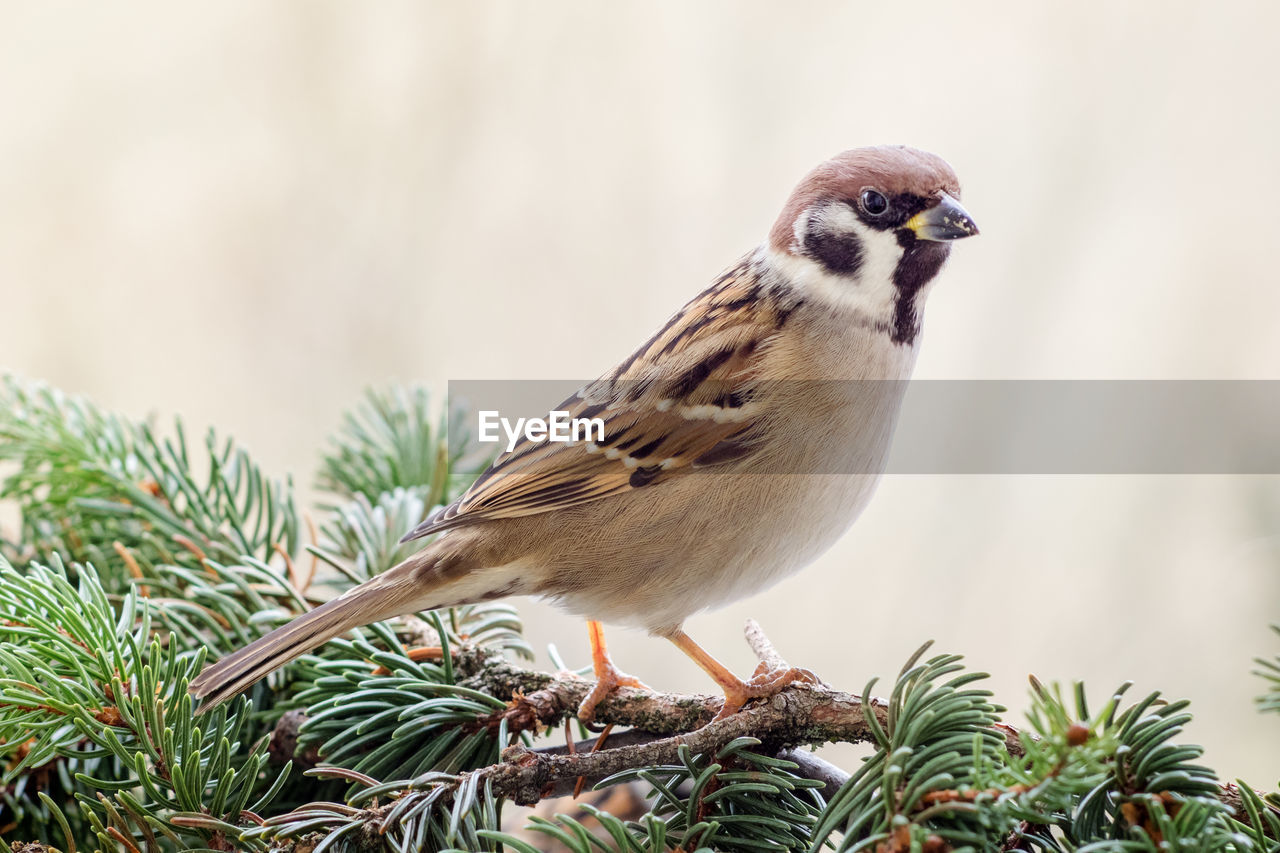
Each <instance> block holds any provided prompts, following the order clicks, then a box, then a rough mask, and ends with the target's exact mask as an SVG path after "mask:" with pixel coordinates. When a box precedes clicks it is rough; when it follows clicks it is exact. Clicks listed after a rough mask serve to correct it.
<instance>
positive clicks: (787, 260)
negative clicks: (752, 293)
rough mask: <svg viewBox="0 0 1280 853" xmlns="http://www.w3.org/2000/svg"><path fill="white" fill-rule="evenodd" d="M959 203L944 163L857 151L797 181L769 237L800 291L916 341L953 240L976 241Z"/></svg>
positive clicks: (899, 152) (908, 151) (897, 152)
mask: <svg viewBox="0 0 1280 853" xmlns="http://www.w3.org/2000/svg"><path fill="white" fill-rule="evenodd" d="M959 198H960V182H959V180H958V179H957V178H956V174H955V172H954V171H952V169H951V166H950V165H948V164H947V162H946V161H945V160H943V159H942V158H941V157H938V156H937V155H934V154H930V153H928V152H927V151H920V150H918V149H915V148H908V147H906V146H888V145H885V146H877V147H874V148H855V149H853V150H851V151H845V152H843V153H841V154H837V155H836V156H835V157H832V158H831V159H830V160H828V161H826V162H825V163H822V164H821V165H819V166H818V167H817V168H816V169H814V170H813V171H812V172H810V173H809V174H808V175H807V176H806V177H805V178H804V180H802V181H801V182H800V184H799V186H797V187H796V189H795V191H794V192H792V194H791V197H790V199H789V200H788V201H787V204H786V207H785V208H784V209H783V211H782V215H781V216H779V217H778V221H777V223H776V224H775V225H774V226H773V230H772V231H771V232H770V234H769V251H770V253H771V255H772V256H773V257H774V258H775V259H776V261H777V263H778V265H779V267H780V268H781V269H782V270H783V271H784V272H786V273H787V274H788V275H789V276H791V277H792V278H793V279H795V281H796V284H797V286H799V287H801V288H802V289H804V290H808V291H811V292H812V293H813V295H815V296H819V297H821V298H825V299H828V300H830V301H831V302H832V303H833V304H837V305H842V306H846V307H851V308H854V309H856V310H859V311H861V312H863V313H864V314H866V315H868V316H870V317H871V318H872V319H874V320H875V321H877V322H890V323H892V324H893V325H894V326H895V335H896V336H897V337H902V338H904V339H914V335H915V331H916V330H917V328H918V324H919V323H918V314H919V310H920V304H921V300H922V299H923V295H924V291H925V289H926V285H928V284H929V282H930V281H931V280H932V279H933V277H934V276H935V275H937V273H938V270H939V269H941V268H942V264H943V262H944V261H945V260H946V259H947V255H948V254H949V253H950V250H951V249H950V246H951V241H952V240H958V239H961V238H964V237H971V236H973V235H975V234H977V233H978V226H977V225H976V224H974V221H973V219H972V217H970V216H969V214H968V213H967V212H966V211H965V209H964V208H963V207H961V206H960V201H959ZM897 327H901V328H897ZM895 339H897V338H895ZM903 342H905V340H904V341H903Z"/></svg>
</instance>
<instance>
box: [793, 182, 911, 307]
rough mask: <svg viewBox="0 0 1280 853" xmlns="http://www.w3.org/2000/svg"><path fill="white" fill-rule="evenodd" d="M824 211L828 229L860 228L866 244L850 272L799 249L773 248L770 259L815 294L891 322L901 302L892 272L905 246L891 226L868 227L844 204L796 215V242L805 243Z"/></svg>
mask: <svg viewBox="0 0 1280 853" xmlns="http://www.w3.org/2000/svg"><path fill="white" fill-rule="evenodd" d="M815 217H821V222H822V224H823V226H825V228H826V230H828V231H831V232H836V233H846V234H849V233H852V234H856V235H857V237H858V240H859V241H860V242H861V244H862V261H861V263H860V264H859V267H858V271H857V273H856V274H854V275H852V276H845V275H838V274H836V273H832V272H830V271H828V270H827V269H826V267H824V266H822V264H820V263H818V262H817V261H815V260H813V259H812V258H809V257H806V256H804V255H802V254H799V253H793V252H773V251H770V252H769V253H768V254H769V260H770V263H771V264H772V265H773V266H774V268H775V269H777V270H778V271H779V272H781V273H783V274H784V275H786V276H787V277H788V278H789V279H790V280H791V282H792V283H793V284H794V285H795V286H796V287H798V288H799V289H801V290H802V291H804V292H805V294H806V295H807V296H809V297H811V298H815V299H818V300H821V301H822V302H824V303H827V304H830V305H831V306H832V307H835V308H838V309H845V310H852V311H855V312H857V313H859V314H861V315H863V316H864V317H866V318H868V319H871V320H873V321H876V322H891V321H892V318H893V312H894V307H895V304H896V302H897V296H898V293H897V288H896V287H895V286H894V283H893V274H894V272H895V271H897V269H898V262H899V261H900V260H901V259H902V252H903V249H902V246H901V245H900V244H899V243H898V238H897V236H896V235H895V234H894V232H892V231H877V230H875V229H874V228H868V227H867V226H866V225H865V224H864V223H863V222H862V221H861V220H860V219H858V217H857V216H856V215H855V214H854V212H853V210H852V209H850V208H849V207H848V206H846V205H833V206H832V207H829V208H827V209H825V210H822V211H806V212H805V213H804V214H803V215H801V216H799V217H797V219H796V225H795V231H796V235H797V240H796V244H797V247H798V246H800V245H803V243H802V236H803V234H805V233H807V230H808V228H809V222H810V221H811V219H812V218H815Z"/></svg>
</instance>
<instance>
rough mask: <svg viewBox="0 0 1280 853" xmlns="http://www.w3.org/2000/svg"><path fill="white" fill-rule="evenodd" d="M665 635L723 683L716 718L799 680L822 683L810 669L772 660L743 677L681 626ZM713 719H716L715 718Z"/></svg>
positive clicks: (733, 711) (734, 712)
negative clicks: (747, 678) (721, 702)
mask: <svg viewBox="0 0 1280 853" xmlns="http://www.w3.org/2000/svg"><path fill="white" fill-rule="evenodd" d="M663 636H665V637H666V638H667V639H668V640H670V641H671V642H673V643H675V644H676V647H677V648H678V649H680V651H682V652H684V653H685V654H686V655H688V656H689V657H691V658H693V662H694V663H696V664H697V665H698V666H700V667H702V670H703V671H704V672H705V673H706V674H707V675H709V676H711V677H712V678H713V679H714V680H715V682H716V684H719V685H720V689H721V690H723V691H724V705H723V706H722V707H721V708H720V713H718V714H716V717H715V719H716V720H723V719H724V718H725V717H727V716H729V715H730V714H736V713H737V712H738V711H740V710H741V709H742V706H743V705H745V704H747V702H748V701H750V700H752V699H756V698H758V697H767V696H773V695H775V694H777V693H781V692H782V691H783V690H784V689H786V688H787V687H788V686H789V685H791V684H795V683H796V682H800V683H803V684H820V683H821V681H820V680H819V679H818V677H817V676H816V675H814V674H813V673H812V672H810V671H809V670H807V669H798V668H796V667H789V666H781V667H777V668H771V667H770V666H769V664H767V663H765V662H763V661H761V663H760V665H759V666H757V667H756V671H755V673H754V674H753V675H752V676H751V680H750V681H743V680H742V679H741V678H739V677H738V676H736V675H734V674H733V673H732V672H730V671H729V669H728V668H727V667H726V666H725V665H724V664H722V663H720V661H718V660H716V659H715V658H714V657H712V656H711V654H710V653H709V652H708V651H707V650H706V649H704V648H702V646H700V645H698V644H697V643H695V642H694V641H693V638H692V637H690V636H689V635H688V634H686V633H685V632H684V631H682V630H681V629H679V628H676V629H675V630H673V631H671V632H669V633H664V634H663ZM712 722H715V720H712Z"/></svg>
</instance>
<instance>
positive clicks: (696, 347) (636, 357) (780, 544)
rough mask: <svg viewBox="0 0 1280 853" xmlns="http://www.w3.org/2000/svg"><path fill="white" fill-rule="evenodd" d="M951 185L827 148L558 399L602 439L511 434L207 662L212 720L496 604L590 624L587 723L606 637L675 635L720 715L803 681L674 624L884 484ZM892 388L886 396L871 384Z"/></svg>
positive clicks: (758, 583)
mask: <svg viewBox="0 0 1280 853" xmlns="http://www.w3.org/2000/svg"><path fill="white" fill-rule="evenodd" d="M959 198H960V185H959V182H958V181H957V179H956V175H955V172H954V171H953V170H952V169H951V167H950V166H949V165H948V164H947V163H946V161H944V160H942V159H941V158H939V157H938V156H936V155H934V154H930V153H927V152H925V151H920V150H917V149H914V148H909V147H905V146H878V147H870V148H858V149H853V150H850V151H845V152H843V153H841V154H838V155H836V156H835V157H832V158H831V159H830V160H827V161H826V162H824V163H822V164H820V165H819V166H818V167H817V168H815V169H814V170H813V171H811V172H810V173H809V174H808V175H807V176H806V177H805V178H804V179H803V180H802V181H801V182H800V184H799V185H798V186H797V187H796V188H795V190H794V191H793V192H792V193H791V195H790V197H789V199H788V200H787V202H786V204H785V206H784V207H783V209H782V213H781V215H779V217H778V219H777V221H776V222H775V223H774V225H773V228H772V230H770V231H769V233H768V238H767V239H766V240H765V242H764V243H763V244H762V245H760V246H759V247H758V248H756V249H755V250H754V251H751V252H750V253H748V254H747V255H745V256H744V257H743V258H741V259H740V260H739V261H738V262H737V263H736V264H734V265H733V266H732V267H731V268H729V269H728V271H726V272H725V273H723V274H722V275H721V276H720V277H719V278H718V279H717V280H716V281H715V283H714V284H712V285H711V287H709V288H708V289H707V290H705V291H703V292H702V293H701V294H699V295H698V296H696V297H694V299H693V300H692V301H690V302H689V303H688V304H687V305H685V306H684V307H683V308H682V309H680V311H678V312H677V313H676V314H675V316H673V317H672V318H671V319H670V320H668V321H667V322H666V324H664V325H663V326H662V328H660V329H658V331H657V332H656V333H655V334H654V335H653V336H652V337H651V338H649V340H647V341H645V342H644V343H643V344H641V345H640V347H639V348H638V349H636V350H635V352H633V353H632V354H631V355H629V356H627V357H626V358H625V359H623V360H622V362H621V363H620V364H618V365H617V366H616V367H614V368H613V369H612V370H611V371H609V372H608V373H606V374H604V375H603V376H602V377H600V378H599V379H598V380H596V381H594V382H592V383H589V384H588V385H586V386H584V387H583V388H582V389H580V390H579V391H578V392H577V393H576V394H575V395H574V396H572V397H571V398H570V399H568V400H566V401H565V402H564V403H562V404H561V405H560V406H559V407H557V408H558V410H567V411H569V412H570V414H571V416H572V417H575V418H578V417H583V418H600V419H602V420H603V421H604V424H605V430H604V436H603V438H601V437H600V436H599V435H593V438H594V439H595V440H582V441H578V442H574V443H565V442H556V443H552V442H546V441H542V442H538V441H532V440H529V439H528V438H527V437H526V438H524V439H522V440H521V441H520V442H519V443H517V444H516V445H515V446H514V447H512V448H511V449H510V450H508V451H507V452H505V453H502V454H501V455H500V456H499V457H498V458H497V459H496V460H495V461H494V463H493V464H492V465H491V466H490V467H489V468H488V469H487V470H485V471H484V472H483V473H482V474H481V475H480V477H479V478H478V479H477V480H476V481H475V483H473V484H472V485H471V486H470V488H468V489H467V490H466V492H465V493H464V494H463V495H462V496H461V497H460V498H459V499H458V500H457V501H455V502H453V503H452V504H449V505H448V506H445V507H442V508H440V509H438V510H436V511H434V512H433V513H431V514H430V515H429V516H428V517H427V518H426V519H425V520H424V521H423V522H422V523H421V524H420V525H418V526H417V527H416V528H415V529H414V530H412V531H410V532H409V533H408V535H407V536H406V537H405V540H409V539H418V538H424V537H429V536H430V537H433V538H432V540H431V541H430V542H429V544H427V545H426V547H424V548H423V549H422V550H421V551H419V552H417V553H415V554H414V555H413V556H411V557H409V558H408V559H406V560H405V561H404V562H402V563H400V564H399V565H397V566H395V567H394V568H392V569H389V570H388V571H386V572H384V573H382V574H381V575H378V576H376V577H374V578H371V579H370V580H367V581H365V582H364V583H362V584H360V585H359V586H356V587H354V588H352V589H350V590H348V591H346V592H344V593H343V594H341V595H339V596H338V597H336V598H334V599H333V600H331V601H329V602H327V603H325V604H322V605H320V606H318V607H316V608H315V609H313V610H311V611H310V612H308V613H305V614H303V615H302V616H299V617H297V618H296V619H294V620H293V621H292V622H290V623H288V624H286V625H284V626H282V627H280V628H277V629H276V630H274V631H272V632H271V633H269V634H267V635H266V636H264V637H262V638H261V639H259V640H257V641H255V642H253V643H251V644H249V645H248V646H246V647H244V648H242V649H240V650H239V651H236V652H234V653H232V654H230V655H228V656H226V657H224V658H223V659H221V660H219V661H217V662H216V663H213V664H211V665H209V666H207V667H206V668H205V669H204V670H203V672H201V673H200V675H199V676H198V677H197V678H196V679H195V680H194V681H193V682H192V683H191V685H190V692H191V693H192V694H193V695H194V696H195V697H197V698H199V699H202V700H203V702H202V704H201V706H200V708H199V710H200V711H204V710H207V709H209V708H211V707H213V706H215V705H217V704H218V703H220V702H223V701H225V700H227V699H229V698H231V697H233V696H235V695H236V694H238V693H240V692H242V691H243V690H245V689H247V688H248V687H250V686H251V685H252V684H254V683H255V682H256V681H258V680H259V679H261V678H262V677H264V676H266V675H267V674H268V673H270V672H272V671H274V670H275V669H277V668H279V667H281V666H283V665H285V664H287V663H288V662H290V661H292V660H293V659H294V658H296V657H298V656H299V655H302V654H304V653H306V652H308V651H310V650H312V649H314V648H315V647H316V646H319V645H320V644H322V643H324V642H325V641H327V640H329V639H330V638H332V637H335V636H338V635H340V634H343V633H345V632H347V631H349V630H351V629H353V628H356V627H358V626H361V625H365V624H368V623H370V622H375V621H379V620H383V619H389V618H392V617H395V616H399V615H403V614H408V613H416V612H419V611H425V610H433V609H436V608H441V607H448V606H455V605H462V604H468V603H474V602H480V601H488V600H491V599H495V598H502V597H505V596H512V595H535V596H543V597H546V598H549V599H552V600H554V601H555V602H557V603H558V604H559V605H560V606H562V607H563V608H564V609H565V610H567V611H569V612H571V613H573V614H577V615H581V616H584V617H586V618H587V620H588V633H589V637H590V640H591V647H592V663H593V668H594V671H595V675H596V685H595V687H594V688H593V690H592V691H591V693H590V694H589V695H588V696H587V698H586V700H584V702H583V703H582V707H581V708H580V709H579V716H580V717H581V718H582V719H584V720H590V719H592V717H593V716H594V712H595V708H596V706H597V705H598V703H599V702H600V701H601V700H602V699H603V698H604V697H605V696H607V695H608V693H609V692H610V691H611V690H613V689H614V688H615V687H617V686H618V685H631V686H643V685H641V684H640V682H638V681H637V680H636V679H634V678H632V677H630V676H628V675H625V674H624V673H622V672H621V671H620V670H618V669H617V668H616V667H615V666H614V664H613V663H612V661H611V659H610V658H609V656H608V652H607V650H606V647H605V643H604V634H603V629H602V627H601V623H602V622H608V623H611V624H622V625H629V626H633V627H639V628H643V629H646V630H647V631H649V632H650V633H651V634H653V635H656V636H659V637H665V638H666V639H668V640H670V641H671V642H673V643H675V645H676V646H678V647H679V648H680V649H681V650H682V651H684V652H685V653H686V654H687V655H688V656H689V657H690V658H692V659H693V660H694V662H696V663H697V664H698V666H700V667H701V668H702V669H703V670H705V671H706V673H707V674H708V675H709V676H710V677H711V678H712V679H713V680H715V682H716V683H717V684H718V685H719V686H720V688H721V690H722V691H723V692H724V704H723V706H722V707H721V710H720V714H719V717H718V718H720V717H724V716H727V715H729V714H732V713H735V712H736V711H738V710H739V709H741V708H742V707H743V705H744V704H745V703H747V702H748V701H750V700H751V699H753V698H755V697H767V696H771V695H773V694H775V693H777V692H778V691H780V690H782V689H783V688H785V687H786V686H787V685H789V684H792V683H793V682H796V681H812V680H814V679H813V676H812V674H811V673H808V672H807V671H806V670H800V669H791V668H786V669H784V670H779V671H767V672H762V671H760V670H757V672H756V673H755V674H754V675H753V676H752V677H751V678H749V679H742V678H739V677H738V676H736V675H735V674H734V673H733V672H731V671H730V670H729V669H727V668H726V667H725V666H724V665H722V664H721V663H720V662H719V661H717V660H716V659H715V658H714V657H712V656H711V655H710V654H709V653H708V652H706V651H705V650H704V649H703V648H702V647H701V646H699V645H698V644H697V643H695V642H694V641H693V640H692V639H691V638H690V637H689V636H688V635H687V634H686V633H685V632H684V630H683V628H682V625H683V623H684V621H685V619H686V618H687V617H688V616H690V615H691V614H693V613H697V612H699V611H701V610H704V609H707V608H711V607H713V606H716V605H722V604H725V603H728V602H730V601H733V600H735V599H739V598H743V597H745V596H748V595H751V594H752V593H755V592H759V591H760V590H763V589H765V588H766V587H769V586H771V585H772V584H774V583H776V582H778V581H779V580H781V579H783V578H785V577H787V576H788V575H791V574H792V573H794V572H796V571H798V570H799V569H801V568H803V567H804V566H805V565H806V564H808V563H810V562H811V561H813V560H814V559H815V558H816V557H817V556H818V555H819V554H821V553H822V552H823V551H825V550H826V549H827V548H828V547H830V546H831V545H832V544H833V543H834V542H835V541H836V540H837V539H838V538H839V537H840V536H841V534H842V533H844V531H845V530H846V529H848V527H849V526H850V525H851V524H852V523H853V522H854V520H855V519H856V518H857V516H858V515H859V513H860V512H861V511H862V510H863V508H864V507H865V506H866V505H867V502H868V501H869V500H870V498H871V495H872V492H873V491H874V489H875V486H876V482H877V480H878V479H879V475H880V471H881V470H882V467H883V464H882V463H883V461H884V459H885V457H886V456H887V453H888V448H889V442H890V439H891V437H892V433H893V428H894V425H895V422H896V419H897V416H898V411H899V408H900V404H901V398H902V391H903V387H904V386H905V382H904V380H906V379H907V378H908V377H909V376H910V375H911V371H912V368H913V366H914V364H915V361H916V353H917V350H918V348H919V345H920V332H921V318H922V313H923V310H924V304H925V299H926V297H927V296H928V293H929V290H930V288H931V286H932V284H933V282H934V281H935V279H936V277H937V275H938V272H939V270H940V269H941V268H942V266H943V264H944V262H945V261H946V260H947V256H948V254H949V252H950V245H951V242H952V241H953V240H958V239H961V238H964V237H969V236H972V235H975V234H977V233H978V228H977V226H976V225H975V224H974V221H973V219H972V218H971V217H970V216H969V214H968V213H967V212H966V211H965V210H964V208H963V207H961V206H960V201H959ZM885 380H887V381H885Z"/></svg>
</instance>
